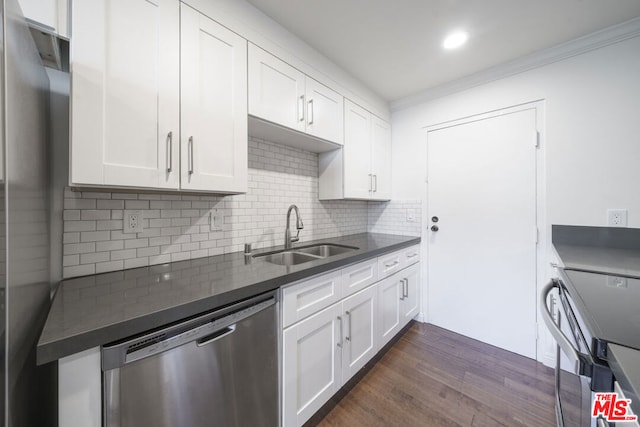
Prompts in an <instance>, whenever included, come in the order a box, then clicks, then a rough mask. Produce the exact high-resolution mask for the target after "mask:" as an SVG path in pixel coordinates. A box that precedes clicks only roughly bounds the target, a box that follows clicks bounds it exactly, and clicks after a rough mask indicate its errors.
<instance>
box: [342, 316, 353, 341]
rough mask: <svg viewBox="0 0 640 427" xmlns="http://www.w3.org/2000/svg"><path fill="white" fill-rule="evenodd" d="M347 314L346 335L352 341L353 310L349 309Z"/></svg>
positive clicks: (347, 339)
mask: <svg viewBox="0 0 640 427" xmlns="http://www.w3.org/2000/svg"><path fill="white" fill-rule="evenodd" d="M345 314H346V315H347V331H348V332H347V335H346V336H345V337H344V339H345V340H346V341H351V312H350V311H349V310H347V311H345Z"/></svg>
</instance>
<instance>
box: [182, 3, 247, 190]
mask: <svg viewBox="0 0 640 427" xmlns="http://www.w3.org/2000/svg"><path fill="white" fill-rule="evenodd" d="M181 12H182V13H181V23H182V28H181V43H180V44H181V49H180V52H181V106H182V114H181V117H182V119H181V120H182V131H181V140H182V141H181V178H182V179H181V188H183V189H189V190H209V191H218V192H223V193H240V192H246V191H247V175H248V158H247V146H248V141H247V135H248V130H247V41H246V40H245V39H243V38H242V37H240V36H238V35H237V34H235V33H233V32H231V31H229V30H228V29H226V28H224V27H223V26H221V25H220V24H218V23H216V22H215V21H212V20H211V19H209V18H207V17H206V16H204V15H202V14H200V13H199V12H197V11H196V10H194V9H192V8H190V7H189V6H186V5H184V4H183V5H182V6H181Z"/></svg>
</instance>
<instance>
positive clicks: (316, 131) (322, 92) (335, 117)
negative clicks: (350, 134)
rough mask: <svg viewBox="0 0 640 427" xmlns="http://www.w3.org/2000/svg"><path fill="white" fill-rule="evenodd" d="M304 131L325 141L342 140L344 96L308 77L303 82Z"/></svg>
mask: <svg viewBox="0 0 640 427" xmlns="http://www.w3.org/2000/svg"><path fill="white" fill-rule="evenodd" d="M305 102H306V116H305V117H306V131H307V133H308V134H310V135H313V136H316V137H318V138H322V139H326V140H327V141H331V142H335V143H338V144H342V142H343V141H344V129H343V125H342V124H343V120H344V118H343V117H344V114H343V108H344V98H343V97H342V95H340V94H339V93H337V92H335V91H333V90H331V89H329V88H328V87H326V86H325V85H323V84H321V83H318V82H317V81H315V80H313V79H312V78H310V77H307V78H306V84H305Z"/></svg>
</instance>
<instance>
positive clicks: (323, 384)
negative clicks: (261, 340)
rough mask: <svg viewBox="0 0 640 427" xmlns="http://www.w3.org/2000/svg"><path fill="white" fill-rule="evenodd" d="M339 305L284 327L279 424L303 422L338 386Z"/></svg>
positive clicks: (340, 325)
mask: <svg viewBox="0 0 640 427" xmlns="http://www.w3.org/2000/svg"><path fill="white" fill-rule="evenodd" d="M341 315H342V304H340V303H338V304H335V305H332V306H331V307H329V308H326V309H324V310H322V311H321V312H319V313H316V314H314V315H313V316H311V317H309V318H307V319H305V320H303V321H301V322H298V323H296V324H295V325H293V326H291V327H289V328H287V329H285V331H284V334H283V342H282V374H283V382H282V392H283V411H282V416H283V420H282V425H283V426H300V425H302V424H304V422H305V421H307V420H308V419H309V418H310V417H311V416H312V415H313V414H314V413H315V412H316V411H317V410H318V409H320V407H322V405H324V403H325V402H326V401H327V400H329V398H330V397H331V396H333V394H334V393H335V392H337V391H338V390H339V389H340V387H341V386H342V350H341V348H340V346H342V342H341V341H342V340H341V337H340V335H341V329H342V324H341V323H342V322H341V320H342V316H341Z"/></svg>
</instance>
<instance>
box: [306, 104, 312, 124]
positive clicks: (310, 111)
mask: <svg viewBox="0 0 640 427" xmlns="http://www.w3.org/2000/svg"><path fill="white" fill-rule="evenodd" d="M307 124H309V125H312V124H313V99H310V100H309V102H308V108H307Z"/></svg>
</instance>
